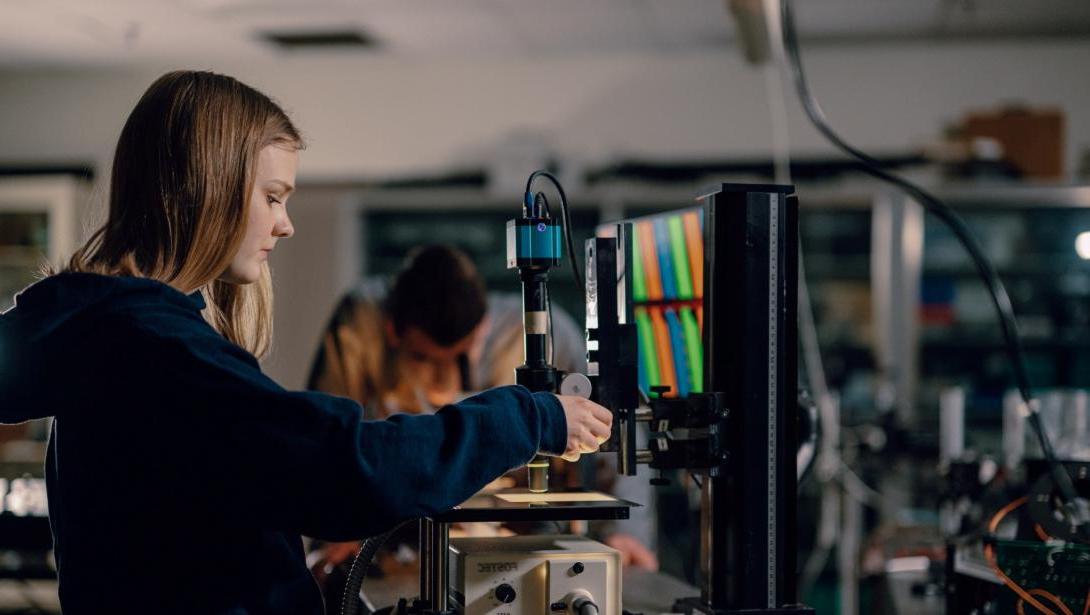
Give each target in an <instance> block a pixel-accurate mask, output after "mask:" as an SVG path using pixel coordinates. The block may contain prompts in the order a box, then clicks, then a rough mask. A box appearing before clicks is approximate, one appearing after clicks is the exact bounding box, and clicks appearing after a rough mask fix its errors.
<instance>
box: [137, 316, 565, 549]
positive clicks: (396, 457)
mask: <svg viewBox="0 0 1090 615" xmlns="http://www.w3.org/2000/svg"><path fill="white" fill-rule="evenodd" d="M200 324H203V322H202V323H200ZM156 329H157V330H148V329H144V330H143V331H142V337H143V338H144V340H143V342H144V343H142V344H141V346H142V347H144V348H145V350H146V353H147V354H146V356H145V357H143V360H144V361H147V362H148V363H147V365H154V366H155V367H154V369H152V370H149V374H148V377H147V378H146V384H145V385H144V386H146V387H149V391H148V394H150V395H155V396H158V397H159V399H162V400H163V401H164V405H165V407H166V415H165V416H163V417H161V419H159V420H161V421H163V423H164V424H163V425H156V426H153V427H152V430H153V432H154V434H155V437H156V438H159V439H161V441H162V454H163V455H177V456H178V457H179V464H181V466H182V467H180V468H179V472H180V473H181V474H182V475H185V476H189V477H190V478H192V479H195V480H197V481H200V482H199V484H198V486H197V490H196V494H197V495H196V496H195V497H209V498H214V499H216V500H217V502H216V503H217V504H218V505H219V507H218V509H219V510H223V511H225V512H226V513H227V514H233V515H237V516H238V517H239V519H240V520H244V521H247V522H253V523H257V524H260V525H262V526H266V527H269V528H271V529H277V530H286V531H296V532H299V533H302V534H306V535H310V536H314V537H318V538H323V539H329V540H345V539H357V538H361V537H364V536H369V535H374V534H377V533H380V532H381V531H384V530H386V529H389V528H390V527H392V526H393V525H394V524H396V523H398V522H400V521H402V520H406V519H411V518H414V517H419V516H424V515H429V514H433V513H437V512H440V511H443V510H447V509H449V508H451V507H453V506H455V505H457V504H459V503H461V502H462V501H464V500H466V499H467V498H469V497H470V496H471V495H473V494H474V493H476V492H477V491H478V490H480V489H481V488H482V487H483V486H485V485H486V484H488V483H489V482H490V481H492V480H494V479H495V478H497V477H499V476H500V475H502V474H503V473H505V472H507V471H509V470H511V469H513V468H516V467H518V466H520V465H523V464H525V463H526V462H527V461H529V460H530V459H531V458H532V457H533V455H534V454H535V453H537V452H539V451H541V452H545V453H550V454H560V453H562V452H563V450H564V447H565V444H566V440H567V432H566V421H565V417H564V412H563V409H562V407H561V406H560V403H559V400H557V399H556V397H555V396H554V395H552V394H550V393H533V394H531V393H530V392H529V391H527V390H526V389H525V388H522V387H515V386H508V387H501V388H497V389H492V390H489V391H486V392H484V393H481V394H479V395H476V396H474V397H471V398H469V399H466V400H464V401H462V402H460V403H458V404H454V405H451V406H446V407H444V408H442V409H440V410H439V411H438V412H437V413H436V414H434V415H397V416H394V417H391V418H389V419H387V420H384V421H364V420H361V415H362V407H361V406H360V405H359V404H357V403H356V402H355V401H352V400H349V399H346V398H341V397H334V396H331V395H326V394H323V393H316V392H292V391H287V390H285V389H283V388H282V387H280V386H279V385H278V384H276V383H275V382H273V381H272V380H271V379H269V378H268V377H266V376H265V375H264V374H263V373H262V372H261V370H260V367H259V366H258V363H257V361H256V360H255V359H254V358H253V356H252V355H250V354H249V353H247V352H246V351H244V350H242V349H241V348H239V347H238V346H236V345H234V344H232V343H230V342H228V341H227V340H226V339H224V338H223V337H221V336H220V335H219V334H217V333H216V332H215V331H214V330H212V329H211V328H210V327H207V325H204V326H203V327H201V326H200V325H198V324H197V323H193V322H188V323H182V324H181V325H180V326H167V327H165V329H161V328H159V327H156ZM163 330H167V331H171V333H169V334H164V333H163ZM183 332H184V335H183V334H182V333H183ZM140 354H143V353H140ZM137 369H140V368H139V367H138V368H137ZM190 440H192V441H190ZM187 452H188V454H187ZM214 508H215V507H214Z"/></svg>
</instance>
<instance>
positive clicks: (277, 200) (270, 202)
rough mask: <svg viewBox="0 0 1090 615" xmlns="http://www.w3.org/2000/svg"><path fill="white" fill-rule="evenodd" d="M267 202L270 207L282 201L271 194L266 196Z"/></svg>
mask: <svg viewBox="0 0 1090 615" xmlns="http://www.w3.org/2000/svg"><path fill="white" fill-rule="evenodd" d="M265 200H266V201H268V202H269V205H272V204H273V203H279V202H280V200H279V199H277V198H276V197H274V196H273V195H271V194H270V195H266V196H265Z"/></svg>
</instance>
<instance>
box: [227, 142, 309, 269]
mask: <svg viewBox="0 0 1090 615" xmlns="http://www.w3.org/2000/svg"><path fill="white" fill-rule="evenodd" d="M298 166H299V153H298V151H296V150H295V149H294V148H288V147H284V146H279V145H269V146H267V147H265V148H264V149H262V150H261V152H260V153H258V156H257V168H256V172H255V177H254V187H253V190H252V191H251V192H250V202H249V204H248V207H247V209H248V215H247V219H246V233H245V234H244V235H243V237H242V243H241V244H240V245H239V247H238V252H237V253H235V257H234V259H232V260H231V264H230V265H229V266H228V267H227V271H224V272H223V274H222V275H220V279H221V280H223V281H225V282H230V283H232V284H250V283H252V282H256V281H257V280H258V278H260V277H261V268H262V265H263V264H264V263H265V261H267V260H268V259H269V252H272V251H273V248H275V247H276V242H277V240H278V239H280V238H287V237H291V236H292V235H293V234H294V233H295V229H294V228H292V225H291V219H289V218H288V210H287V203H288V197H289V196H290V195H291V193H292V191H293V190H294V189H295V171H296V168H297V167H298Z"/></svg>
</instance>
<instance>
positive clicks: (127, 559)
mask: <svg viewBox="0 0 1090 615" xmlns="http://www.w3.org/2000/svg"><path fill="white" fill-rule="evenodd" d="M203 307H204V300H203V299H202V297H201V296H200V294H193V295H188V296H187V295H185V294H183V293H180V292H178V291H176V290H174V289H173V288H171V287H169V286H167V285H165V284H161V283H159V282H155V281H151V280H144V279H136V278H120V277H108V276H99V275H92V274H75V273H65V274H60V275H55V276H52V277H50V278H47V279H45V280H43V281H41V282H39V283H37V284H35V285H33V286H31V287H29V288H28V289H26V290H25V291H23V293H21V294H20V295H19V296H18V297H17V300H16V306H15V307H14V308H12V309H11V310H9V311H8V312H7V313H5V314H3V315H0V420H2V421H3V422H6V423H13V422H20V421H25V420H27V419H31V418H39V417H48V416H52V417H55V418H54V421H53V431H52V435H51V437H50V442H49V449H48V458H47V460H46V477H47V482H48V489H49V516H50V522H51V524H52V527H53V537H54V546H55V550H56V551H55V552H56V556H57V563H58V566H59V574H60V597H61V604H62V607H63V609H64V612H65V614H66V615H81V614H83V613H186V614H189V613H201V614H205V613H216V614H218V613H230V614H232V615H235V614H239V615H241V614H244V613H245V614H259V613H260V614H281V613H283V614H292V615H304V614H318V613H321V612H322V609H323V607H322V600H321V597H320V594H319V592H318V588H317V586H316V585H315V583H314V580H313V578H312V577H311V576H310V574H309V572H308V570H307V568H306V566H305V563H304V556H303V550H302V545H301V541H300V535H301V534H305V535H308V536H314V537H317V538H322V539H327V540H350V539H359V538H363V537H366V536H370V535H374V534H377V533H380V532H382V531H385V530H387V529H390V528H391V527H392V526H393V525H395V524H396V523H397V522H399V521H402V520H405V519H410V518H413V517H419V516H422V515H427V514H429V513H433V512H436V511H440V510H445V509H448V508H450V507H452V506H454V505H456V504H458V503H459V502H461V501H463V500H465V499H466V498H468V497H469V496H470V495H472V494H473V493H474V492H475V491H477V490H478V489H480V488H481V487H482V486H484V485H485V484H486V483H488V482H489V481H490V480H492V479H494V478H496V477H497V476H499V475H501V474H503V473H504V472H505V471H507V470H510V469H512V468H514V467H517V466H519V465H521V464H524V463H525V462H526V461H528V460H529V459H530V458H531V457H532V456H533V455H534V453H536V452H537V451H539V450H541V451H544V452H548V453H561V452H562V451H563V449H564V446H565V441H566V439H567V433H566V427H565V421H564V413H563V409H562V408H561V407H560V404H559V402H558V401H557V399H556V398H555V397H554V396H552V395H550V394H541V393H536V394H530V393H529V392H528V391H526V389H523V388H519V387H503V388H499V389H494V390H491V391H488V392H486V393H483V394H481V395H477V396H475V397H472V398H470V399H467V400H465V401H463V402H461V403H459V404H457V405H454V406H448V407H446V408H443V409H442V410H440V411H439V412H438V413H437V414H435V415H428V416H395V417H392V418H390V419H388V420H386V421H376V422H371V421H362V420H361V418H360V417H361V412H362V408H361V407H360V406H359V405H358V404H357V403H356V402H354V401H351V400H348V399H344V398H339V397H333V396H329V395H325V394H321V393H313V392H293V391H287V390H284V389H283V388H282V387H280V386H279V385H277V384H276V383H275V382H273V381H272V380H270V379H269V378H267V377H266V376H265V375H264V374H262V373H261V369H260V367H259V366H258V363H257V361H256V360H255V359H254V357H253V356H252V355H250V354H249V353H247V352H246V351H244V350H242V349H241V348H239V347H238V346H236V345H234V344H232V343H230V342H228V341H227V340H226V339H225V338H224V337H223V336H221V335H219V334H218V333H217V332H216V331H215V330H214V329H212V328H211V327H210V326H209V325H208V324H207V323H206V322H205V320H204V319H203V318H202V317H201V313H200V312H201V309H202V308H203Z"/></svg>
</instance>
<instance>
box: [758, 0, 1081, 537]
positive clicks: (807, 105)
mask: <svg viewBox="0 0 1090 615" xmlns="http://www.w3.org/2000/svg"><path fill="white" fill-rule="evenodd" d="M791 5H792V2H791V0H780V20H781V29H782V35H783V44H784V48H785V51H786V52H787V60H788V64H789V66H790V69H791V75H792V78H793V81H794V83H795V89H796V91H797V93H798V96H799V100H800V102H801V103H802V107H803V109H804V110H805V111H806V115H807V117H808V118H809V119H810V122H811V123H812V124H813V125H814V127H815V128H817V130H818V132H820V133H821V134H822V135H823V136H824V137H825V138H826V139H828V140H829V141H830V142H831V143H832V144H833V145H835V146H836V147H837V148H839V149H840V150H841V151H843V152H844V153H846V154H848V155H849V156H851V157H852V158H855V159H856V160H857V161H859V163H860V165H861V166H860V169H861V170H862V171H863V172H864V173H867V174H868V175H871V176H872V177H876V178H878V179H881V180H882V181H885V182H888V183H890V184H893V185H894V186H897V187H898V188H900V189H901V190H903V191H904V192H906V193H907V194H908V195H909V196H911V197H912V198H913V199H915V200H916V202H918V203H919V204H920V205H921V206H923V208H924V209H925V210H926V211H927V212H928V213H930V214H932V215H933V216H935V217H936V218H938V219H939V220H941V221H942V222H943V223H944V224H946V226H947V227H949V228H950V230H951V231H953V233H954V236H956V237H957V238H958V241H960V242H961V244H962V245H963V246H964V247H965V250H966V251H967V252H968V253H969V257H970V258H971V259H972V261H973V265H974V266H975V267H976V270H977V273H978V274H979V275H980V278H981V279H982V280H983V281H984V285H985V286H986V287H987V289H988V293H989V295H990V296H991V299H992V304H993V305H994V306H995V310H996V313H997V314H998V316H999V325H1000V328H1001V329H1002V332H1003V340H1004V348H1005V350H1006V353H1007V358H1008V359H1009V361H1010V364H1011V370H1012V371H1013V372H1014V379H1015V383H1016V385H1017V387H1018V392H1019V394H1020V395H1021V397H1022V401H1023V402H1024V403H1025V405H1026V410H1027V412H1028V417H1027V420H1028V421H1029V424H1030V425H1031V426H1032V427H1033V430H1034V432H1036V434H1037V440H1038V442H1039V443H1040V445H1041V451H1042V453H1043V454H1044V456H1045V460H1046V462H1047V463H1048V467H1049V470H1050V471H1051V474H1052V478H1053V480H1054V481H1055V482H1056V486H1057V487H1058V488H1059V490H1060V494H1061V496H1062V497H1063V500H1064V503H1065V506H1064V508H1065V509H1066V510H1067V512H1068V514H1069V516H1070V518H1071V519H1072V520H1073V521H1074V522H1075V523H1076V525H1079V526H1082V527H1083V528H1084V532H1085V528H1087V521H1088V520H1087V519H1086V511H1085V509H1082V508H1080V507H1079V506H1078V505H1077V504H1076V500H1077V498H1078V495H1077V494H1076V492H1075V486H1074V484H1073V483H1072V482H1071V476H1070V475H1068V473H1067V471H1066V470H1065V469H1064V468H1063V467H1062V466H1060V464H1059V463H1057V461H1056V453H1055V451H1054V450H1053V448H1052V444H1051V442H1050V441H1049V439H1048V434H1047V433H1046V432H1045V429H1044V426H1043V425H1042V424H1041V418H1040V415H1039V413H1038V408H1039V405H1040V404H1039V402H1038V401H1037V400H1036V399H1035V398H1034V397H1033V389H1032V387H1031V386H1030V381H1029V372H1028V370H1027V369H1026V360H1025V350H1024V348H1023V347H1022V340H1021V338H1020V337H1019V335H1018V322H1017V320H1016V319H1015V316H1014V307H1013V306H1012V305H1011V300H1010V296H1009V295H1008V294H1007V289H1006V288H1005V287H1004V286H1003V281H1002V280H1001V279H1000V278H999V274H998V273H997V272H996V270H995V267H994V266H993V265H992V263H991V262H990V261H989V260H988V258H987V257H986V256H985V255H984V251H983V250H982V249H981V248H980V245H979V244H978V243H977V241H976V239H975V238H974V237H973V235H972V232H971V231H970V230H969V227H968V226H967V225H966V224H965V221H964V220H962V219H961V216H959V215H958V214H957V213H955V212H954V210H953V209H951V208H950V206H949V205H947V204H946V203H943V202H942V201H940V200H939V199H938V198H936V197H935V196H933V195H932V194H930V193H928V192H927V191H925V190H924V189H923V188H921V187H919V186H917V185H916V184H913V183H912V182H910V181H908V180H906V179H904V178H902V177H900V176H898V175H895V174H893V173H890V172H889V171H886V170H885V169H883V168H882V164H881V163H880V162H879V161H878V160H876V159H874V158H872V157H871V156H869V155H867V154H866V153H864V152H863V151H861V150H859V149H857V148H855V147H853V146H851V145H850V144H848V143H847V142H846V141H844V139H842V138H841V137H840V135H838V134H837V133H836V131H834V130H833V129H832V127H831V126H830V125H829V122H828V120H827V119H826V118H825V113H824V111H822V109H821V105H819V104H818V101H817V99H816V98H814V95H813V94H812V93H811V92H810V86H809V84H808V83H807V81H806V73H805V71H804V70H803V67H802V59H801V55H800V53H799V42H798V35H797V34H796V31H795V18H794V14H793V13H792V8H791ZM1084 536H1085V534H1084Z"/></svg>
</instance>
